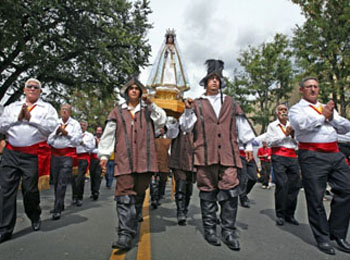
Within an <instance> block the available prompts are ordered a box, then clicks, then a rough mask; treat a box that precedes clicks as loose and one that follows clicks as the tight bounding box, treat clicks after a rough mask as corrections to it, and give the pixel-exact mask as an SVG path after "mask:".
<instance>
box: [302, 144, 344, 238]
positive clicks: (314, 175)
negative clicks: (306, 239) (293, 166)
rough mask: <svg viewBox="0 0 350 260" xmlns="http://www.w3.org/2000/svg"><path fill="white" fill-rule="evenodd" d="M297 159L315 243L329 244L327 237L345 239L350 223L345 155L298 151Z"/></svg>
mask: <svg viewBox="0 0 350 260" xmlns="http://www.w3.org/2000/svg"><path fill="white" fill-rule="evenodd" d="M298 155H299V164H300V168H301V173H302V177H303V179H302V182H303V187H304V190H305V195H306V202H307V209H308V217H309V223H310V226H311V229H312V232H313V234H314V236H315V239H316V241H317V242H329V238H330V236H332V237H335V238H343V239H345V238H346V234H347V231H348V228H349V221H350V210H349V209H350V167H349V166H348V165H347V164H346V162H345V157H344V155H343V154H342V153H340V152H338V153H321V152H315V151H307V150H300V151H299V153H298ZM327 181H328V183H329V185H330V186H331V188H332V192H333V194H334V196H333V199H332V202H331V211H330V215H329V218H328V221H327V215H326V211H325V208H324V206H323V196H324V193H325V190H326V184H327Z"/></svg>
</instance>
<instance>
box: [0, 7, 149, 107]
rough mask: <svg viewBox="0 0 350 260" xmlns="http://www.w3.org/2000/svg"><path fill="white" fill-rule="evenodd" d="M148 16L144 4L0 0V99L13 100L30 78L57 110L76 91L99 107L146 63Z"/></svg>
mask: <svg viewBox="0 0 350 260" xmlns="http://www.w3.org/2000/svg"><path fill="white" fill-rule="evenodd" d="M150 12H151V10H150V8H149V2H148V1H147V0H143V1H141V0H139V1H134V2H133V3H131V2H129V1H126V0H99V1H95V0H80V1H75V0H46V1H42V0H2V1H1V5H0V85H1V87H0V100H2V99H4V100H7V101H6V104H5V105H7V104H9V103H11V102H13V101H15V100H17V99H18V98H19V97H20V96H21V95H22V92H23V85H24V81H25V79H27V78H28V77H30V76H33V77H36V78H38V79H39V80H40V81H42V82H43V83H44V85H45V86H48V87H49V91H47V93H46V94H45V96H44V99H46V100H48V101H50V102H52V103H54V105H56V107H58V106H59V103H62V102H67V101H71V99H72V98H71V97H72V96H74V95H75V97H76V96H77V93H79V91H80V90H84V94H88V95H91V94H92V95H94V97H96V98H97V99H98V100H99V102H102V103H103V100H104V99H105V98H106V97H108V96H110V95H111V94H112V93H114V92H115V88H116V87H119V86H121V85H122V84H124V83H125V81H126V79H127V78H128V77H129V76H130V75H131V74H135V73H136V72H138V71H139V68H140V67H143V66H145V65H147V64H148V57H149V55H150V51H151V47H150V45H149V44H148V40H147V39H146V33H147V30H148V29H149V28H151V24H150V23H149V22H148V19H147V16H148V14H149V13H150ZM96 89H98V91H95V90H96ZM4 100H3V101H4ZM3 103H4V102H3ZM72 105H73V106H74V104H72ZM87 110H89V108H87ZM87 110H85V112H86V113H87Z"/></svg>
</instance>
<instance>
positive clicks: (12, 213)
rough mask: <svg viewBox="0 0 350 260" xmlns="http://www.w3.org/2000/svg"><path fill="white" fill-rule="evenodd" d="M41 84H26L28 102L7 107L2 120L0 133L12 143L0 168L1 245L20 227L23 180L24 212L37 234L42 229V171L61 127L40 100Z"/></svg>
mask: <svg viewBox="0 0 350 260" xmlns="http://www.w3.org/2000/svg"><path fill="white" fill-rule="evenodd" d="M41 92H42V90H41V83H40V81H39V80H37V79H33V78H31V79H29V80H27V82H26V83H25V87H24V94H25V100H24V101H17V102H14V103H12V104H10V105H9V106H7V107H5V110H4V113H3V114H2V116H1V118H0V133H3V134H5V135H6V138H7V140H8V143H7V145H6V147H5V149H4V153H3V157H2V161H1V164H0V172H1V174H0V243H1V242H4V241H5V240H8V239H10V238H11V235H12V232H13V230H14V227H15V223H16V195H17V190H18V185H19V183H20V180H21V179H22V186H21V188H22V194H23V203H24V209H25V212H26V214H27V216H28V217H29V219H30V220H31V222H32V228H33V230H34V231H37V230H39V229H40V225H41V221H40V214H41V209H40V205H39V203H40V197H39V189H38V167H39V166H40V165H41V160H40V159H41V158H42V155H43V154H42V151H43V149H44V148H46V146H47V143H46V140H47V137H48V136H49V134H50V133H51V132H52V131H54V130H55V128H56V126H57V125H58V115H57V112H56V110H55V109H54V108H53V106H52V105H50V104H49V103H46V102H44V101H42V100H41V99H40V94H41Z"/></svg>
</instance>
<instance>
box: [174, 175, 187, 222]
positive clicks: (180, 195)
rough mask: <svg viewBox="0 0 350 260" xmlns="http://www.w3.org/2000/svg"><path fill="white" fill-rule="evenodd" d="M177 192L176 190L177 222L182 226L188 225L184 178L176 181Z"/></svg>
mask: <svg viewBox="0 0 350 260" xmlns="http://www.w3.org/2000/svg"><path fill="white" fill-rule="evenodd" d="M175 187H176V192H175V200H176V208H177V223H178V224H179V225H181V226H184V225H186V214H185V209H186V200H185V194H186V183H185V181H184V180H179V181H177V182H176V186H175Z"/></svg>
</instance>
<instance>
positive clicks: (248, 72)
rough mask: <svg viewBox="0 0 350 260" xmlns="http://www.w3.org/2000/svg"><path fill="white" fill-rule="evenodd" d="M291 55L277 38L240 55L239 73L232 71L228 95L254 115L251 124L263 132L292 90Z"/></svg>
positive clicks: (280, 37)
mask: <svg viewBox="0 0 350 260" xmlns="http://www.w3.org/2000/svg"><path fill="white" fill-rule="evenodd" d="M291 57H292V52H291V50H290V48H289V42H288V39H287V37H286V36H285V35H282V34H276V35H275V36H274V39H273V41H271V42H265V43H263V44H261V45H260V46H259V47H252V46H249V47H248V49H247V50H244V51H242V52H241V53H240V57H239V58H238V62H239V64H240V66H241V69H240V70H236V71H235V76H234V78H233V81H232V82H230V83H229V84H228V89H227V93H229V94H231V95H233V96H234V97H236V99H238V100H239V101H240V102H241V103H242V104H243V107H244V108H245V109H246V111H247V112H248V113H249V112H253V113H252V116H251V119H252V120H253V122H254V124H259V125H261V133H264V132H265V131H266V127H267V125H268V124H269V122H270V118H271V116H273V114H274V109H275V107H276V105H277V104H279V103H280V102H284V101H286V100H287V99H288V98H289V95H290V92H291V91H292V89H293V77H294V70H293V66H292V61H291Z"/></svg>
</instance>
